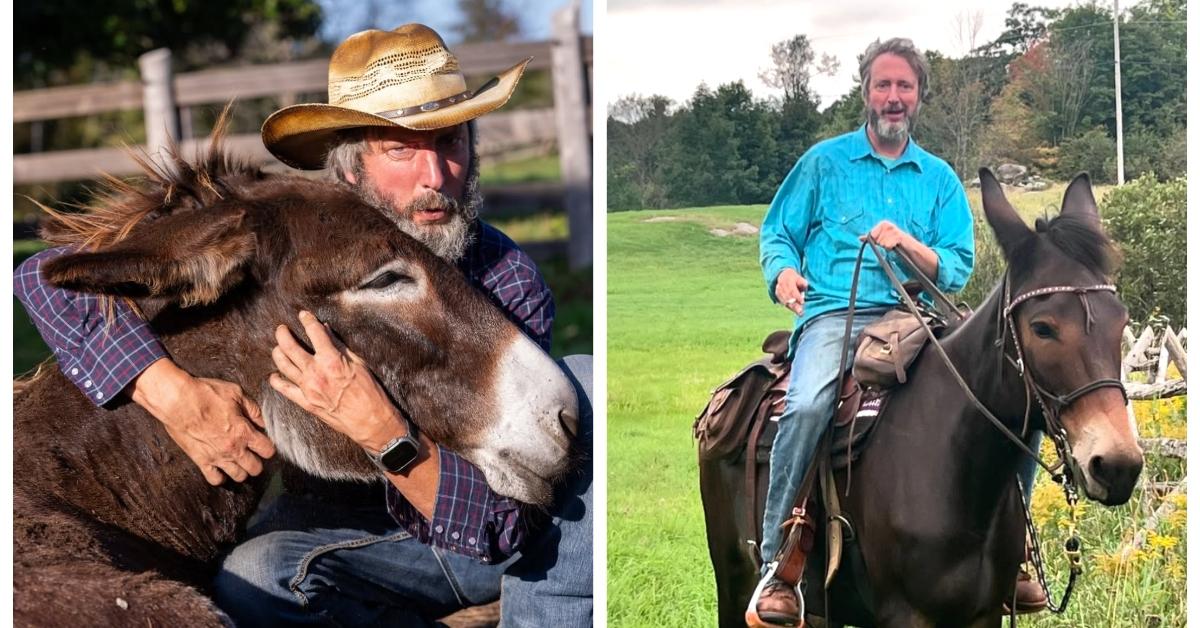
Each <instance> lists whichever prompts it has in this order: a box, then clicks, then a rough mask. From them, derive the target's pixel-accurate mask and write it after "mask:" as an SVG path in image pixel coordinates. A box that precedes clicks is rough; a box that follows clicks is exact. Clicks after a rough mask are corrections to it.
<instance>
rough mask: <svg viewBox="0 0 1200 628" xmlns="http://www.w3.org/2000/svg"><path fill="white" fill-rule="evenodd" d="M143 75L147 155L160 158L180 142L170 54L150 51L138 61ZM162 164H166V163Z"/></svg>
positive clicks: (166, 50)
mask: <svg viewBox="0 0 1200 628" xmlns="http://www.w3.org/2000/svg"><path fill="white" fill-rule="evenodd" d="M138 68H139V69H140V70H141V72H142V90H143V91H142V108H143V110H144V112H145V117H146V152H147V153H148V154H149V155H150V156H151V157H158V156H160V155H162V156H164V157H165V152H164V151H163V149H164V148H166V147H167V146H168V145H169V144H170V143H171V142H172V141H176V142H177V141H179V114H178V112H177V111H176V109H175V86H174V81H173V80H172V76H171V51H170V50H168V49H167V48H159V49H157V50H151V51H150V52H147V53H146V54H144V55H142V56H140V57H138ZM160 163H166V161H165V159H164V161H162V162H160Z"/></svg>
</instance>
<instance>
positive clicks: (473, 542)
mask: <svg viewBox="0 0 1200 628" xmlns="http://www.w3.org/2000/svg"><path fill="white" fill-rule="evenodd" d="M467 543H470V544H471V545H474V544H475V537H471V538H469V539H467Z"/></svg>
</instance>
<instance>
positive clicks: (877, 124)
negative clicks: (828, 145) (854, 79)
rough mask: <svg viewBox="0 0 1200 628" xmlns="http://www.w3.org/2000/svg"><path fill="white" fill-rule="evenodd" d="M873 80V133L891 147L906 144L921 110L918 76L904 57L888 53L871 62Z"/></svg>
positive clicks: (870, 94) (870, 108) (870, 96)
mask: <svg viewBox="0 0 1200 628" xmlns="http://www.w3.org/2000/svg"><path fill="white" fill-rule="evenodd" d="M870 81H871V82H870V85H868V90H867V111H868V117H869V120H868V122H869V124H870V127H871V130H872V131H874V133H875V135H876V136H877V137H878V138H879V139H881V140H883V141H884V142H887V143H889V144H897V143H902V142H904V141H905V140H907V139H908V135H909V133H911V132H912V127H913V122H914V121H915V120H916V116H917V111H918V110H919V109H920V107H921V102H920V96H919V92H918V89H917V73H916V72H915V71H913V69H912V66H910V65H909V64H908V62H907V61H905V60H904V58H903V57H900V56H897V55H894V54H891V53H884V54H881V55H879V56H878V57H877V58H876V59H875V61H873V62H871V78H870Z"/></svg>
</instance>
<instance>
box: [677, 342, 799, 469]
mask: <svg viewBox="0 0 1200 628" xmlns="http://www.w3.org/2000/svg"><path fill="white" fill-rule="evenodd" d="M789 337H790V334H789V333H788V332H787V331H782V330H781V331H776V332H774V333H772V334H771V335H770V336H768V337H767V339H766V341H764V342H763V351H764V352H765V353H767V354H768V355H767V356H766V357H764V358H762V359H760V360H757V361H755V362H752V363H751V364H749V365H747V366H746V367H745V368H743V369H742V370H741V371H738V373H737V374H735V375H734V376H733V377H731V378H729V379H728V380H727V381H725V383H723V384H721V385H720V386H718V387H717V388H716V389H715V390H714V391H713V394H712V397H711V398H710V399H709V401H708V404H707V405H705V406H704V409H703V410H701V411H700V414H699V415H697V416H696V421H695V422H694V423H693V424H692V435H693V436H694V437H695V438H696V440H697V441H698V442H699V450H700V451H699V453H700V459H701V460H722V459H727V458H733V457H736V456H737V455H738V454H740V453H741V452H742V450H743V449H745V447H746V444H747V441H748V440H749V437H750V433H751V431H752V430H753V428H754V426H755V425H756V424H758V423H761V422H762V420H763V419H764V418H765V417H766V416H769V415H770V413H771V412H772V410H773V409H776V408H779V409H780V410H779V411H781V408H782V405H783V398H784V395H785V394H786V390H787V377H788V373H789V371H790V364H788V363H787V362H786V360H785V357H786V355H787V344H788V338H789ZM779 411H776V412H775V413H776V414H778V413H779ZM751 464H753V463H751Z"/></svg>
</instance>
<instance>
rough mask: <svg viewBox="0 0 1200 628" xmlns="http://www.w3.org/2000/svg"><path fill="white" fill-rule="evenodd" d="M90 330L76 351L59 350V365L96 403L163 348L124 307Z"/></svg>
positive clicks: (119, 387)
mask: <svg viewBox="0 0 1200 628" xmlns="http://www.w3.org/2000/svg"><path fill="white" fill-rule="evenodd" d="M114 309H116V312H115V313H114V317H113V322H112V323H111V324H106V323H101V324H100V325H98V326H97V328H96V329H93V330H92V331H91V333H90V334H89V336H88V337H87V339H85V341H84V342H83V344H82V346H81V347H80V348H79V351H78V352H77V353H74V354H68V353H67V352H66V351H62V352H60V354H59V355H57V356H56V357H57V358H58V360H59V368H61V369H62V371H63V373H64V374H65V375H66V376H67V378H68V379H70V380H71V381H72V382H73V383H74V384H75V385H76V386H78V387H79V390H81V391H83V394H84V395H86V396H87V398H88V399H89V400H90V401H91V402H92V403H94V404H96V405H97V406H101V405H104V404H106V403H108V402H109V401H110V400H111V399H112V398H113V397H115V396H117V395H118V394H119V393H120V392H121V391H122V390H124V389H125V387H126V386H128V385H129V383H130V382H132V381H133V380H134V379H136V378H137V376H138V375H141V373H142V371H144V370H146V369H147V368H149V366H150V365H151V364H153V363H155V362H156V361H158V360H159V359H161V358H165V357H168V354H167V350H166V349H165V348H164V347H163V345H162V343H161V342H159V341H158V338H156V337H155V336H154V332H153V331H151V329H150V325H149V324H147V323H146V321H144V320H142V319H141V318H140V317H139V316H137V315H136V314H134V313H133V312H132V311H131V310H129V309H127V308H114Z"/></svg>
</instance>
